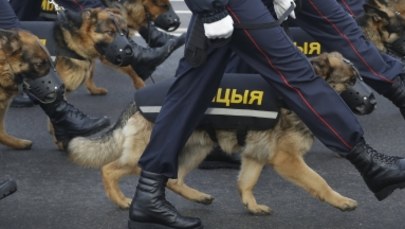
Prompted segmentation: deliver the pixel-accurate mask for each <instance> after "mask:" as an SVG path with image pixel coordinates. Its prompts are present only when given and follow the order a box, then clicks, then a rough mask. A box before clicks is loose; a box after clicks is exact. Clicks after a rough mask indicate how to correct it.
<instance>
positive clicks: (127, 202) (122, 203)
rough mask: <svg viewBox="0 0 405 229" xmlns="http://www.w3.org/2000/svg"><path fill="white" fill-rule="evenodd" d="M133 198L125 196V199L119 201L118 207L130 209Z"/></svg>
mask: <svg viewBox="0 0 405 229" xmlns="http://www.w3.org/2000/svg"><path fill="white" fill-rule="evenodd" d="M131 202H132V199H130V198H128V197H125V198H124V200H122V201H120V202H119V203H117V205H118V207H119V208H121V209H129V206H130V205H131Z"/></svg>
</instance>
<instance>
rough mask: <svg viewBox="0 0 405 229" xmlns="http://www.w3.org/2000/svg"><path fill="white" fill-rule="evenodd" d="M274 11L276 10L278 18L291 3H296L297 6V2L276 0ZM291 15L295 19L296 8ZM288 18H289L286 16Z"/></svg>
mask: <svg viewBox="0 0 405 229" xmlns="http://www.w3.org/2000/svg"><path fill="white" fill-rule="evenodd" d="M273 4H274V11H275V12H276V15H277V18H280V17H281V15H283V13H284V12H286V11H287V10H288V8H290V6H291V4H293V5H294V8H295V3H294V1H293V0H274V1H273ZM290 17H292V18H294V19H295V12H294V10H293V11H292V12H291V14H290ZM285 20H287V18H285Z"/></svg>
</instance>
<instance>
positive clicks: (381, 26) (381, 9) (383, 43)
mask: <svg viewBox="0 0 405 229" xmlns="http://www.w3.org/2000/svg"><path fill="white" fill-rule="evenodd" d="M363 8H364V15H362V16H360V17H359V18H358V19H357V20H358V22H359V24H360V26H361V27H362V29H363V31H364V34H365V35H366V37H367V38H368V39H369V40H370V41H372V42H373V43H374V44H375V46H376V47H377V48H378V49H379V50H380V51H383V52H387V51H389V52H392V53H394V54H396V55H399V56H405V45H404V41H405V19H404V18H403V17H402V16H401V15H400V14H398V12H397V11H395V10H393V9H392V8H391V7H389V6H388V4H387V2H386V1H385V0H370V1H368V3H367V4H365V5H364V6H363Z"/></svg>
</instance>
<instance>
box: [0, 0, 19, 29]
mask: <svg viewBox="0 0 405 229" xmlns="http://www.w3.org/2000/svg"><path fill="white" fill-rule="evenodd" d="M19 27H21V25H20V21H19V20H18V18H17V17H16V15H15V13H14V11H13V8H11V6H10V3H9V2H8V1H7V0H0V28H1V29H12V28H19Z"/></svg>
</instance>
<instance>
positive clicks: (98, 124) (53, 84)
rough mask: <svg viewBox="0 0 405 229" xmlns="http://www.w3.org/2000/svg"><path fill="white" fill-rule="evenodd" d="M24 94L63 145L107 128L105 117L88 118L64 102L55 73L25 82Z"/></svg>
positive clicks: (108, 122)
mask: <svg viewBox="0 0 405 229" xmlns="http://www.w3.org/2000/svg"><path fill="white" fill-rule="evenodd" d="M24 91H25V92H26V93H27V95H28V96H29V97H30V98H31V99H32V100H33V101H34V102H36V103H38V104H39V106H40V107H41V108H42V110H44V112H45V113H46V114H47V115H48V117H49V119H50V120H51V123H52V125H53V129H54V134H55V137H56V140H57V141H58V142H60V143H62V144H63V145H66V144H67V143H68V142H69V141H70V140H71V139H72V138H74V137H77V136H88V135H91V134H94V133H97V132H98V131H100V130H102V129H104V128H105V127H107V126H109V125H110V120H109V119H108V118H107V117H102V118H93V117H89V116H87V115H86V114H84V113H83V112H81V111H80V110H79V109H77V108H76V107H74V106H73V105H71V104H70V103H68V102H67V101H66V100H65V97H64V94H65V87H64V85H63V83H62V81H61V80H60V79H59V77H58V76H57V74H56V70H55V69H51V70H50V71H49V73H48V74H47V75H46V76H43V77H39V78H34V79H25V80H24Z"/></svg>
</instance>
